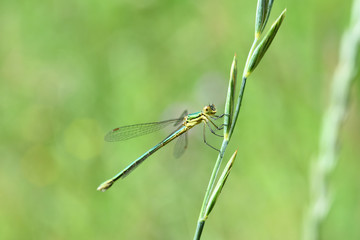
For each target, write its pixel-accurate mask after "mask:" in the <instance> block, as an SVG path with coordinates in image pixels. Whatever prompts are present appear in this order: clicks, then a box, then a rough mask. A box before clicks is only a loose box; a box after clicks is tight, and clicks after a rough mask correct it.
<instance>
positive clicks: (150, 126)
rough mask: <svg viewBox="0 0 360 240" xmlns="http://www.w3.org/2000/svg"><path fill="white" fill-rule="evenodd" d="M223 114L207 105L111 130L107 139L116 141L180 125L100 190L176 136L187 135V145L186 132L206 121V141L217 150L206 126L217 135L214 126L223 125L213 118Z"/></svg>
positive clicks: (104, 184) (101, 188) (99, 188)
mask: <svg viewBox="0 0 360 240" xmlns="http://www.w3.org/2000/svg"><path fill="white" fill-rule="evenodd" d="M223 116H224V114H223V115H220V116H217V115H216V108H215V106H214V105H213V104H211V105H208V106H205V107H204V108H203V110H202V111H200V112H196V113H191V114H187V111H185V112H184V113H183V114H182V116H181V117H180V118H177V119H170V120H166V121H162V122H153V123H143V124H135V125H129V126H123V127H118V128H115V129H113V130H112V131H110V132H109V133H108V134H106V136H105V140H106V141H108V142H115V141H123V140H127V139H130V138H134V137H138V136H142V135H145V134H149V133H152V132H155V131H157V130H160V129H162V128H164V127H166V126H169V125H170V124H174V125H175V126H177V125H180V123H181V126H180V127H178V128H177V129H176V130H175V131H174V132H172V133H171V134H170V135H169V136H168V137H166V138H165V139H164V140H162V141H161V142H160V143H158V144H157V145H155V146H154V147H153V148H151V149H150V150H148V151H147V152H146V153H144V154H143V155H142V156H140V157H139V158H138V159H136V160H135V161H134V162H132V163H131V164H130V165H129V166H127V167H126V168H125V169H124V170H122V171H121V172H119V173H118V174H116V175H115V176H114V177H112V178H110V179H109V180H107V181H105V182H103V183H102V184H100V186H99V187H98V188H97V190H99V191H103V192H104V191H105V190H107V189H108V188H110V187H111V186H112V185H113V183H114V182H115V181H117V180H118V179H120V178H124V177H126V176H127V175H128V174H129V173H131V172H132V171H133V170H134V169H135V168H136V167H137V166H139V165H140V164H141V163H142V162H144V161H145V159H147V158H148V157H150V156H151V155H152V154H153V153H155V152H156V151H157V150H159V149H160V148H162V147H163V146H165V145H166V144H168V143H169V142H171V141H172V140H174V139H175V138H177V137H179V136H181V135H183V134H184V133H185V134H184V135H183V136H182V137H185V140H184V141H185V145H184V148H185V147H186V145H187V138H186V132H187V131H189V130H190V129H191V128H193V127H194V126H196V125H198V124H200V123H204V125H203V126H204V132H203V134H204V142H205V143H206V144H207V145H209V146H210V147H211V148H213V149H215V150H217V149H216V148H214V147H213V146H211V145H210V144H208V143H207V142H206V138H205V126H208V128H209V129H210V131H211V132H212V133H213V134H215V135H217V136H220V135H218V134H216V133H215V131H214V130H213V129H212V127H215V128H216V129H217V130H221V129H222V126H220V127H218V126H217V125H216V124H215V123H214V122H213V121H212V120H216V119H218V118H221V117H223ZM184 148H183V149H184ZM217 151H218V150H217ZM181 154H182V150H180V151H177V152H175V155H178V156H179V155H181Z"/></svg>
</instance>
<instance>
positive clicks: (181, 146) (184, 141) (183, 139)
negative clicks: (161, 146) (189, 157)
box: [174, 132, 188, 158]
mask: <svg viewBox="0 0 360 240" xmlns="http://www.w3.org/2000/svg"><path fill="white" fill-rule="evenodd" d="M187 135H188V134H187V132H186V133H184V134H183V135H181V136H179V137H178V139H177V141H176V144H175V147H174V157H175V158H179V157H181V155H183V154H184V152H185V150H186V148H187V146H188V136H187Z"/></svg>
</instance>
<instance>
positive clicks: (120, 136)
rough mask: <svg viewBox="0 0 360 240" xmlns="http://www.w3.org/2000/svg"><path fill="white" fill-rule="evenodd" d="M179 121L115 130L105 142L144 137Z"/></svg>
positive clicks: (124, 127)
mask: <svg viewBox="0 0 360 240" xmlns="http://www.w3.org/2000/svg"><path fill="white" fill-rule="evenodd" d="M178 121H179V119H170V120H166V121H161V122H151V123H141V124H134V125H129V126H123V127H118V128H114V129H113V130H111V131H110V132H108V133H107V134H106V135H105V141H108V142H116V141H124V140H128V139H130V138H134V137H139V136H143V135H146V134H149V133H153V132H156V131H159V130H160V129H163V128H164V127H166V126H169V125H171V124H174V123H177V122H178Z"/></svg>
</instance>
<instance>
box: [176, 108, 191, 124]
mask: <svg viewBox="0 0 360 240" xmlns="http://www.w3.org/2000/svg"><path fill="white" fill-rule="evenodd" d="M187 115H188V111H187V110H185V111H184V112H183V113H182V114H181V115H180V117H179V118H178V121H177V122H175V124H174V126H177V125H179V124H180V123H182V122H183V120H184V117H186V116H187Z"/></svg>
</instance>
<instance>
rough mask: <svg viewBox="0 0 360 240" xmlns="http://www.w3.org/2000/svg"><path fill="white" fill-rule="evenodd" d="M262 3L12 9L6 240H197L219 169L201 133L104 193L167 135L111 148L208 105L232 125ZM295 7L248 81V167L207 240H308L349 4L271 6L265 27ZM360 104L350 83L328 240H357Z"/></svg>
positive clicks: (3, 183) (1, 195) (244, 114)
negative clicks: (235, 92)
mask: <svg viewBox="0 0 360 240" xmlns="http://www.w3.org/2000/svg"><path fill="white" fill-rule="evenodd" d="M256 2H257V1H255V0H252V1H250V0H248V1H239V0H236V1H235V0H228V1H213V0H207V1H206V0H202V1H187V0H185V1H156V0H139V1H130V0H124V1H84V0H75V1H60V0H53V1H36V0H32V1H13V0H2V1H1V3H0V112H1V117H0V133H1V135H0V153H1V160H0V239H192V237H193V234H194V231H195V226H196V221H197V217H198V214H199V211H200V206H201V203H202V199H203V195H204V193H205V189H206V186H207V183H208V180H209V177H210V173H211V171H212V168H213V164H214V162H215V160H216V156H217V153H216V152H214V150H212V149H211V148H209V147H207V146H206V145H205V144H203V142H202V129H201V128H200V127H199V128H198V129H194V130H192V133H190V138H189V140H190V146H189V148H188V150H187V152H186V153H185V154H184V155H183V156H182V157H181V158H180V159H175V158H174V157H173V156H172V151H173V145H174V144H170V146H168V147H166V148H164V149H162V150H161V151H159V152H157V153H156V154H155V155H154V156H152V157H151V158H150V159H149V160H148V161H147V162H146V163H144V164H143V165H142V166H141V167H140V168H138V169H137V170H136V171H135V172H134V173H132V174H131V175H130V176H129V177H128V178H126V179H125V180H123V181H121V182H118V183H117V184H115V185H114V186H113V187H112V188H111V189H110V190H109V191H107V192H105V193H101V192H98V191H96V188H97V186H98V185H99V184H100V183H101V182H103V181H104V180H106V179H107V178H109V177H112V176H113V174H115V173H116V172H118V171H119V170H121V169H122V168H123V167H125V166H126V165H127V164H128V163H130V162H131V161H133V160H134V159H135V158H137V157H138V156H140V155H141V154H143V153H144V152H145V151H146V150H148V149H149V148H150V147H152V146H153V145H154V144H156V143H157V142H158V141H160V140H161V139H162V138H163V137H165V136H166V134H167V132H166V131H163V132H159V133H156V134H153V135H151V136H146V137H143V138H139V139H136V140H129V141H127V142H119V143H106V142H104V141H103V136H104V135H105V133H106V132H107V131H109V130H110V129H112V128H114V127H117V126H121V125H127V124H133V123H140V122H151V121H158V120H163V119H167V118H174V117H177V116H179V115H180V114H181V113H182V111H183V110H184V109H188V110H189V112H195V111H199V110H200V109H201V108H202V107H203V106H204V105H206V104H209V103H214V104H215V105H216V106H217V107H218V110H219V112H223V105H224V99H225V94H226V88H227V82H228V76H229V70H230V65H231V61H232V58H233V55H234V53H236V54H237V55H238V63H239V64H238V67H239V69H240V71H239V72H240V73H241V72H242V68H243V66H244V63H245V58H246V56H247V53H248V50H249V48H250V45H251V43H252V40H253V28H254V18H255V9H256ZM284 8H287V10H288V11H287V15H286V18H285V20H284V22H283V25H282V27H281V28H280V30H279V33H278V35H277V36H276V38H275V40H274V42H273V44H272V46H271V47H270V49H269V51H268V52H267V54H266V56H265V58H264V59H263V61H262V62H261V64H260V65H259V67H258V68H257V69H256V71H255V72H254V74H253V75H252V76H251V77H250V79H249V81H248V84H247V89H246V92H245V98H244V101H243V107H242V110H241V113H240V116H239V121H238V124H237V129H236V130H235V134H234V137H233V139H232V141H231V143H230V146H229V148H228V151H227V155H226V157H225V158H226V159H228V158H229V157H230V155H231V154H232V153H233V152H234V151H235V149H238V150H239V154H238V157H237V160H236V162H235V165H234V168H233V170H232V172H231V174H230V177H229V179H228V182H227V184H226V186H225V188H224V191H223V193H222V195H221V197H220V200H219V201H218V203H217V205H216V206H215V209H214V211H213V212H212V214H211V216H210V218H209V219H208V221H207V223H206V226H205V230H204V234H203V238H204V239H247V240H249V239H253V240H259V239H267V240H269V239H300V237H301V231H302V221H303V220H302V219H303V216H304V210H305V207H306V206H307V203H308V198H309V194H308V192H309V180H308V179H309V177H308V176H309V166H310V162H311V160H312V159H313V158H314V157H315V156H316V153H317V149H318V135H319V128H320V125H321V117H322V113H323V111H324V107H326V106H327V101H328V100H327V99H328V96H329V86H330V82H331V76H332V73H333V70H334V67H335V66H336V63H337V59H338V46H339V41H340V37H341V34H342V32H343V30H344V27H346V26H347V25H348V22H349V14H350V8H351V1H349V0H345V1H341V6H340V4H339V3H338V2H336V1H330V2H329V1H325V0H319V1H315V2H314V1H310V0H306V1H276V2H275V4H274V6H273V11H272V14H271V16H270V20H269V22H270V24H271V23H272V21H273V20H274V19H275V18H276V17H277V16H278V15H279V14H280V13H281V11H282V10H283V9H284ZM270 24H269V25H270ZM358 91H359V84H358V82H355V85H354V87H353V91H352V94H351V102H350V110H349V113H348V117H347V121H346V124H345V126H344V127H343V129H342V130H343V131H342V133H341V142H342V147H341V151H340V156H339V164H338V166H337V168H336V170H335V172H334V173H333V174H332V175H331V179H330V180H329V181H330V183H331V187H332V193H333V196H334V198H333V207H332V209H331V211H330V213H329V216H328V218H327V219H326V221H325V222H324V224H323V225H322V226H321V232H322V238H321V239H328V240H332V239H334V240H335V239H348V240H350V239H360V228H359V224H360V204H359V203H360V184H359V181H360V175H359V173H358V172H359V171H358V170H359V169H360V162H359V156H360V148H359V144H358V143H359V141H360V134H359V133H360V132H359V127H360V126H359V118H360V116H359V111H357V110H358V108H359V97H358ZM168 131H171V130H170V129H168ZM210 141H211V142H212V143H213V144H219V140H218V139H216V138H212V139H210Z"/></svg>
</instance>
